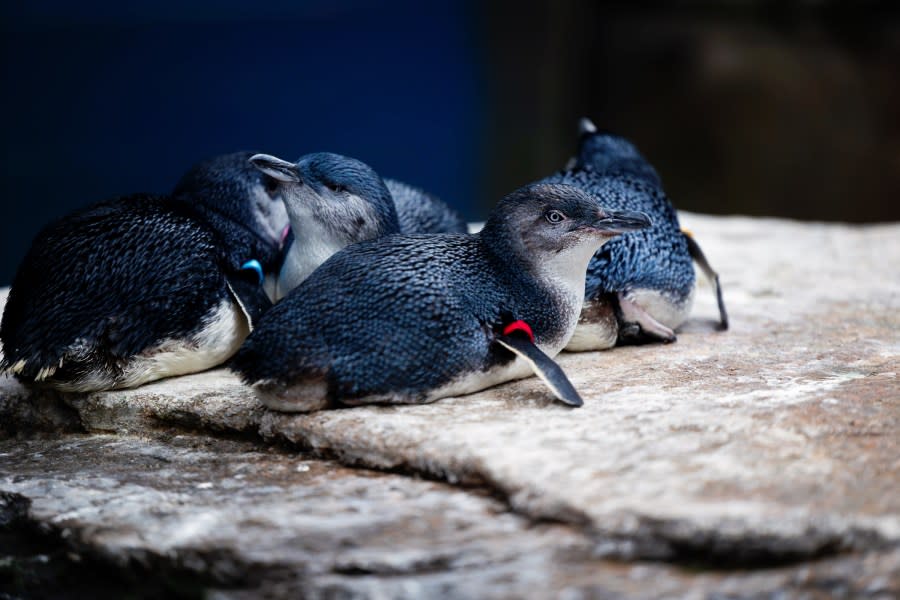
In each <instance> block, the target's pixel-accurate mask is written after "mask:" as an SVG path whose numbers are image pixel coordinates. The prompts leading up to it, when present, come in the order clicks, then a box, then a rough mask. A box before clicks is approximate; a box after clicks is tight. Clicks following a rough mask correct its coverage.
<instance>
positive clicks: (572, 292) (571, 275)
mask: <svg viewBox="0 0 900 600" xmlns="http://www.w3.org/2000/svg"><path fill="white" fill-rule="evenodd" d="M489 225H491V226H490V227H489ZM478 235H479V236H480V238H481V241H482V244H483V245H484V247H485V249H486V251H487V252H488V253H489V254H490V255H491V256H492V257H493V260H494V262H495V264H498V265H500V268H502V269H503V270H504V271H506V272H518V273H522V274H523V276H524V277H527V278H529V279H530V280H531V281H532V282H533V283H534V284H536V285H537V286H538V287H539V288H540V289H543V290H545V291H547V292H548V293H550V294H551V295H552V296H554V297H556V298H559V299H562V300H563V301H564V303H565V305H566V307H567V308H568V309H570V310H573V311H576V312H577V311H580V310H581V305H582V303H583V302H584V289H585V278H586V276H587V267H588V263H589V262H590V260H591V258H592V257H593V256H594V253H595V252H596V251H597V249H598V248H599V245H595V244H590V243H584V244H578V245H574V246H571V247H569V248H567V249H565V250H562V251H560V252H555V253H549V252H542V253H540V254H539V255H534V254H531V253H529V252H528V250H527V249H526V248H525V247H524V245H523V244H522V243H521V241H520V240H517V239H516V238H515V237H514V235H512V234H511V233H510V232H509V231H507V230H506V228H504V227H502V226H498V224H497V223H490V222H489V223H488V224H487V225H485V228H484V229H483V230H482V231H481V232H480V233H479V234H478ZM511 259H512V260H511Z"/></svg>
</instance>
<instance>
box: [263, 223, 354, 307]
mask: <svg viewBox="0 0 900 600" xmlns="http://www.w3.org/2000/svg"><path fill="white" fill-rule="evenodd" d="M298 236H299V234H298ZM345 245H346V244H344V243H342V242H341V241H339V240H337V239H335V238H333V237H330V236H327V235H323V234H321V233H320V232H316V235H312V236H307V237H305V238H304V242H303V244H302V247H301V244H299V243H297V241H294V243H293V245H292V246H291V249H290V251H289V252H288V255H287V257H286V259H285V261H284V265H283V266H282V267H281V272H280V273H279V274H278V282H277V284H276V289H275V298H276V300H280V299H282V298H284V297H285V296H287V295H288V294H289V293H290V291H291V290H293V289H294V288H295V287H297V286H298V285H300V284H301V283H302V282H303V280H304V279H306V278H307V277H309V276H310V274H311V273H312V272H313V271H315V270H316V269H317V268H318V267H319V265H321V264H322V263H323V262H325V261H326V260H328V259H329V258H330V257H331V255H333V254H335V253H337V252H338V251H340V250H342V249H343V248H344V246H345Z"/></svg>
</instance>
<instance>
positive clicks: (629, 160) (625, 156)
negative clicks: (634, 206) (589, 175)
mask: <svg viewBox="0 0 900 600" xmlns="http://www.w3.org/2000/svg"><path fill="white" fill-rule="evenodd" d="M576 167H580V168H585V167H587V168H591V169H593V170H595V171H597V172H598V173H608V172H612V171H615V172H617V173H625V174H628V175H634V176H637V177H640V178H642V179H648V180H651V181H653V182H654V183H659V175H658V174H657V173H656V170H655V169H654V168H653V167H652V166H651V165H650V163H649V162H647V159H646V158H644V156H643V155H642V154H641V153H640V152H639V151H638V149H637V146H635V145H634V144H632V143H631V142H629V141H628V140H627V139H625V138H623V137H621V136H618V135H615V134H613V133H610V132H609V131H603V130H600V129H597V126H596V125H594V123H593V122H592V121H591V120H590V119H588V118H586V117H584V118H582V119H581V120H580V121H579V122H578V153H577V154H576V156H575V157H573V158H572V160H570V161H569V164H568V165H567V169H573V168H576Z"/></svg>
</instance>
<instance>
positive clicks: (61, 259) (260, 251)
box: [0, 153, 288, 392]
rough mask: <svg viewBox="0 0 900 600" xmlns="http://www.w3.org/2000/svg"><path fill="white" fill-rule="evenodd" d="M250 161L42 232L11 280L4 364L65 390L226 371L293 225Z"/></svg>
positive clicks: (1, 330) (104, 206) (209, 170)
mask: <svg viewBox="0 0 900 600" xmlns="http://www.w3.org/2000/svg"><path fill="white" fill-rule="evenodd" d="M250 156H251V154H250V153H237V154H230V155H226V156H221V157H218V158H215V159H212V160H210V161H207V162H204V163H201V164H199V165H197V166H196V167H194V168H193V169H191V170H190V171H189V172H188V173H187V174H185V175H184V177H183V178H182V179H181V181H180V182H179V183H178V184H177V186H176V187H175V190H174V192H173V193H172V194H171V195H168V196H153V195H147V194H134V195H131V196H126V197H121V198H118V199H114V200H110V201H105V202H100V203H98V204H94V205H92V206H89V207H87V208H85V209H82V210H79V211H77V212H75V213H72V214H70V215H68V216H66V217H63V218H61V219H59V220H58V221H56V222H54V223H51V224H50V225H48V226H47V227H45V228H44V229H43V230H42V231H41V232H40V233H38V235H37V237H36V238H35V239H34V240H33V242H32V244H31V248H30V249H29V251H28V252H27V254H26V256H25V258H24V260H23V261H22V263H21V265H20V266H19V268H18V271H17V273H16V275H15V277H14V279H13V283H12V289H11V290H10V294H9V300H8V302H7V304H6V307H5V310H4V312H3V320H2V323H0V340H2V343H3V354H4V356H3V362H2V363H0V368H2V369H3V370H5V371H7V372H10V373H12V374H14V375H15V376H16V377H17V378H18V379H20V380H21V381H23V382H24V383H26V384H36V385H42V386H46V387H50V388H54V389H58V390H61V391H69V392H88V391H97V390H104V389H112V388H129V387H135V386H138V385H141V384H143V383H146V382H149V381H153V380H156V379H160V378H163V377H168V376H172V375H180V374H184V373H190V372H195V371H201V370H204V369H208V368H210V367H213V366H215V365H218V364H221V363H222V362H224V361H225V360H226V359H228V358H229V357H230V356H231V355H232V354H234V352H235V351H237V349H238V347H239V346H240V344H241V342H243V340H244V338H245V337H246V336H247V334H248V333H249V332H250V329H251V328H252V326H253V324H254V322H255V321H256V319H257V318H258V317H259V316H260V315H261V314H262V313H263V312H264V311H265V310H266V309H268V307H270V306H271V301H270V300H269V299H268V298H267V297H266V295H265V294H264V293H263V287H262V279H263V277H264V275H265V271H266V270H267V269H270V268H272V267H273V266H274V265H275V264H277V262H278V260H279V254H280V249H279V247H280V245H281V241H282V232H283V231H284V229H285V228H286V227H287V225H288V218H287V212H286V210H285V208H284V203H283V202H282V199H281V198H280V196H279V195H278V193H277V186H275V185H274V184H273V182H272V181H270V180H268V178H267V177H266V176H264V175H263V174H262V173H260V172H259V171H258V170H257V169H254V168H253V167H252V166H251V165H250V164H249V163H248V159H249V157H250Z"/></svg>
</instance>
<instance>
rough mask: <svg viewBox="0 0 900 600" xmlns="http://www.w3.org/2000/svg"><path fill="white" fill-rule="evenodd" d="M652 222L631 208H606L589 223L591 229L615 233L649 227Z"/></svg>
mask: <svg viewBox="0 0 900 600" xmlns="http://www.w3.org/2000/svg"><path fill="white" fill-rule="evenodd" d="M651 225H653V222H652V221H651V220H650V217H648V216H647V215H645V214H644V213H642V212H637V211H633V210H607V211H603V216H602V217H600V218H598V219H597V220H596V221H594V222H593V223H592V224H591V227H592V228H593V229H596V230H597V231H602V232H604V233H607V234H611V235H615V234H619V233H626V232H629V231H637V230H638V229H644V228H645V227H650V226H651Z"/></svg>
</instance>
